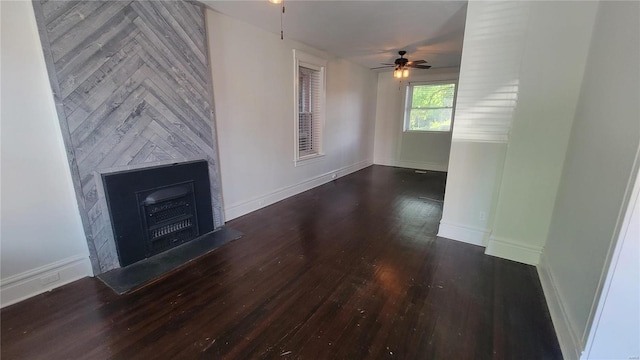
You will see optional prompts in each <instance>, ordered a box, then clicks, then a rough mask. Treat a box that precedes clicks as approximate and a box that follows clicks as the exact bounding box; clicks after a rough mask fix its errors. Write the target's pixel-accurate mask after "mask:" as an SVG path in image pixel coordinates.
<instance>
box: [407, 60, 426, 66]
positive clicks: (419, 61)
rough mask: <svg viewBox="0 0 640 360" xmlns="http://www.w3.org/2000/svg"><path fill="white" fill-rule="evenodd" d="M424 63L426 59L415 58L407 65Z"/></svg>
mask: <svg viewBox="0 0 640 360" xmlns="http://www.w3.org/2000/svg"><path fill="white" fill-rule="evenodd" d="M424 63H426V61H424V60H414V61H409V62H408V63H407V65H417V64H424Z"/></svg>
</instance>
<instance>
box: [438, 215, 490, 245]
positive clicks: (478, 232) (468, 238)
mask: <svg viewBox="0 0 640 360" xmlns="http://www.w3.org/2000/svg"><path fill="white" fill-rule="evenodd" d="M489 233H490V230H489V229H481V228H477V227H473V226H467V225H462V224H456V223H451V222H447V221H440V228H439V229H438V236H440V237H443V238H447V239H451V240H456V241H461V242H465V243H467V244H472V245H478V246H483V247H484V246H486V245H487V244H486V239H487V238H488V236H489Z"/></svg>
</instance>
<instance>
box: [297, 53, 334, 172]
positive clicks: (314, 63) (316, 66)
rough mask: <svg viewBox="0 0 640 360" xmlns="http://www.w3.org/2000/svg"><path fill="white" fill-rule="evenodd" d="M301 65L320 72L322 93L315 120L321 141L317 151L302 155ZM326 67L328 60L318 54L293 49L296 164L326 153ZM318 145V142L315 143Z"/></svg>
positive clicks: (307, 161)
mask: <svg viewBox="0 0 640 360" xmlns="http://www.w3.org/2000/svg"><path fill="white" fill-rule="evenodd" d="M300 66H302V67H305V68H308V69H312V70H316V71H319V72H320V94H319V96H318V99H319V107H320V111H319V116H315V117H314V119H313V121H314V122H316V121H317V122H318V125H317V127H315V126H314V129H315V130H317V131H318V132H319V135H318V138H319V139H320V141H319V142H318V144H317V149H315V150H316V152H315V153H313V154H310V155H304V156H300V151H299V150H300V138H299V129H300V127H299V120H300V116H299V114H300V113H299V109H300V108H299V103H300V99H299V98H298V90H299V89H298V87H299V69H300ZM326 69H327V60H325V59H322V58H319V57H317V56H313V55H310V54H307V53H305V52H303V51H300V50H296V49H294V50H293V74H294V76H293V98H294V104H293V111H294V116H293V118H294V124H293V125H294V127H293V133H294V142H293V146H294V159H293V160H294V164H295V166H298V165H304V164H306V163H309V160H311V159H316V158H319V157H322V156H324V155H325V153H324V123H325V118H326V98H327V88H326ZM314 145H316V144H314Z"/></svg>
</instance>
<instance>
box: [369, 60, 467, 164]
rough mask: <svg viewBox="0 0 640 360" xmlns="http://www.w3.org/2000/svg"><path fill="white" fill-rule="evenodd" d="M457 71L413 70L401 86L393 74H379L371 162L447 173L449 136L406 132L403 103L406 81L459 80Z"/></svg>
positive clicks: (449, 134) (447, 134) (443, 69)
mask: <svg viewBox="0 0 640 360" xmlns="http://www.w3.org/2000/svg"><path fill="white" fill-rule="evenodd" d="M459 72H460V69H459V68H442V69H431V70H426V71H420V70H414V71H412V72H411V73H410V77H409V78H408V79H406V80H403V81H402V83H400V81H399V80H398V79H395V78H394V77H393V72H392V71H387V72H381V73H380V74H379V75H378V95H377V101H376V132H375V146H374V152H373V162H374V163H376V164H380V165H389V166H399V167H408V168H414V169H424V170H435V171H447V168H448V164H449V151H450V148H451V133H450V132H447V133H434V132H405V131H403V122H404V102H405V96H406V88H407V83H408V82H415V81H440V80H451V81H453V82H457V81H458V75H459Z"/></svg>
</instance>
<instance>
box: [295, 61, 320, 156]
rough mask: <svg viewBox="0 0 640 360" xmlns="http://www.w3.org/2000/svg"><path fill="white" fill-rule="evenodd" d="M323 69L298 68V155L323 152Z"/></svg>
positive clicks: (301, 66)
mask: <svg viewBox="0 0 640 360" xmlns="http://www.w3.org/2000/svg"><path fill="white" fill-rule="evenodd" d="M321 75H322V74H321V70H320V69H315V68H312V67H311V66H303V65H300V66H299V68H298V157H299V158H303V157H305V156H310V155H316V154H320V153H321V146H322V121H321V119H322V116H323V114H322V77H321Z"/></svg>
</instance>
